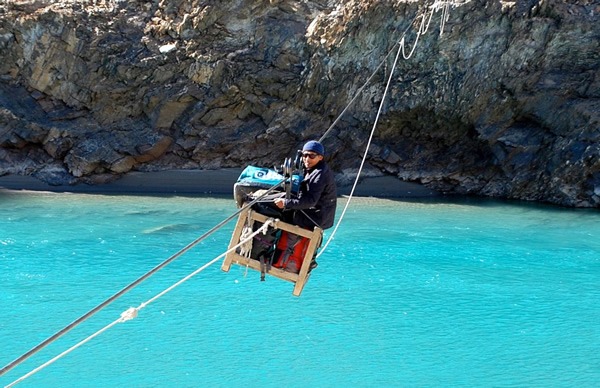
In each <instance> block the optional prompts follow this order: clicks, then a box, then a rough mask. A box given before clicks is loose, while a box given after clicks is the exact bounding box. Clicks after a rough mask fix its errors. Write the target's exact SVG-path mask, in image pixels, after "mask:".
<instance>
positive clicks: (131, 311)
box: [121, 307, 138, 322]
mask: <svg viewBox="0 0 600 388" xmlns="http://www.w3.org/2000/svg"><path fill="white" fill-rule="evenodd" d="M137 315H138V309H136V308H135V307H130V308H128V309H127V310H125V311H123V312H122V313H121V322H127V321H129V320H132V319H133V318H137Z"/></svg>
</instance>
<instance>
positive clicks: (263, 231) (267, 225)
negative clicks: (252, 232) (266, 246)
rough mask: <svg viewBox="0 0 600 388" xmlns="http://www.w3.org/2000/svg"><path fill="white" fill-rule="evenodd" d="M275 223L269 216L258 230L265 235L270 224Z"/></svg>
mask: <svg viewBox="0 0 600 388" xmlns="http://www.w3.org/2000/svg"><path fill="white" fill-rule="evenodd" d="M274 224H275V220H274V219H272V218H269V219H267V220H266V221H265V223H264V224H263V226H261V227H260V231H261V233H262V234H264V235H266V234H267V232H268V231H269V228H270V227H271V226H273V225H274Z"/></svg>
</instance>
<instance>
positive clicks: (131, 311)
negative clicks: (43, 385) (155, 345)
mask: <svg viewBox="0 0 600 388" xmlns="http://www.w3.org/2000/svg"><path fill="white" fill-rule="evenodd" d="M274 223H275V221H274V220H273V219H272V218H269V219H267V221H266V222H265V223H264V224H263V226H261V227H260V228H259V229H257V230H256V231H255V232H253V233H252V234H250V235H248V237H247V238H246V239H244V240H240V242H239V243H238V244H237V245H235V246H233V247H231V248H229V249H228V250H226V251H225V252H223V253H221V254H220V255H219V256H217V257H215V258H214V259H212V260H211V261H209V262H208V263H206V264H204V265H203V266H202V267H200V268H198V269H197V270H195V271H194V272H192V273H190V274H189V275H187V276H185V277H184V278H182V279H181V280H179V281H178V282H176V283H174V284H172V285H171V286H169V287H167V288H166V289H164V290H163V291H161V292H159V293H158V294H156V295H155V296H153V297H152V298H150V299H148V300H147V301H145V302H143V303H141V304H140V305H139V306H138V307H130V308H128V309H127V310H125V311H123V312H122V313H121V316H120V317H119V318H118V319H116V320H115V321H113V322H111V323H109V324H108V325H106V326H104V327H103V328H102V329H100V330H98V331H97V332H95V333H94V334H92V335H90V336H88V337H87V338H85V339H83V340H82V341H80V342H78V343H76V344H75V345H73V346H71V347H70V348H69V349H67V350H65V351H64V352H62V353H60V354H59V355H57V356H55V357H54V358H52V359H50V360H48V361H46V362H45V363H43V364H42V365H40V366H38V367H37V368H35V369H33V370H32V371H30V372H29V373H27V374H25V375H23V376H21V377H19V378H18V379H17V380H15V381H13V382H12V383H10V384H9V385H7V386H6V388H9V387H13V386H15V385H16V384H18V383H20V382H21V381H23V380H25V379H27V378H28V377H31V376H33V375H34V374H36V373H37V372H39V371H41V370H42V369H44V368H46V367H47V366H49V365H51V364H53V363H54V362H56V361H58V360H59V359H61V358H62V357H64V356H66V355H67V354H69V353H71V352H72V351H73V350H75V349H77V348H79V347H81V346H82V345H84V344H86V343H87V342H89V341H90V340H92V339H94V338H96V337H97V336H99V335H100V334H102V333H104V332H105V331H107V330H108V329H110V328H111V327H113V326H115V325H117V324H118V323H123V322H127V321H129V320H132V319H134V318H136V317H137V316H138V312H139V311H141V310H142V309H144V308H145V307H146V306H148V305H149V304H150V303H152V302H154V301H156V300H158V299H159V298H161V297H162V296H164V295H165V294H167V293H168V292H170V291H172V290H174V289H175V288H177V287H179V286H180V285H182V284H183V283H185V282H187V281H188V280H190V279H191V278H193V277H194V276H196V275H197V274H199V273H200V272H202V271H204V270H205V269H207V268H208V267H210V266H211V265H213V264H215V263H216V262H218V261H219V260H221V259H222V258H223V257H224V256H225V255H227V254H228V253H229V252H232V251H234V250H236V249H237V248H239V247H240V246H242V245H243V244H245V243H247V242H248V241H249V240H252V239H253V238H254V236H256V235H258V234H260V233H263V234H266V233H267V230H268V229H269V227H271V226H273V224H274Z"/></svg>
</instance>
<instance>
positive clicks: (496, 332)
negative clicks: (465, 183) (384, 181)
mask: <svg viewBox="0 0 600 388" xmlns="http://www.w3.org/2000/svg"><path fill="white" fill-rule="evenodd" d="M343 201H344V200H342V204H343ZM340 207H341V206H340ZM235 210H236V209H235V205H234V202H233V200H232V199H230V198H183V197H134V196H101V195H79V194H42V193H40V194H6V193H0V284H1V293H0V316H2V319H1V320H0V364H1V365H0V366H3V365H6V364H8V363H9V362H11V361H12V360H14V359H15V358H17V357H18V356H19V355H21V354H22V353H24V352H26V351H27V350H29V349H31V348H32V347H33V346H35V345H36V344H38V343H39V342H41V341H42V340H44V339H46V338H47V337H49V336H50V335H52V334H54V333H55V332H57V331H58V330H60V329H61V328H62V327H64V326H65V325H67V324H69V323H70V322H72V321H73V320H75V319H76V318H78V317H79V316H81V315H83V314H84V313H85V312H87V311H88V310H90V309H91V308H93V307H95V306H96V305H98V304H99V303H101V302H102V301H103V300H104V299H106V298H108V297H109V296H111V295H113V294H114V293H115V292H117V291H118V290H120V289H121V288H123V287H124V286H125V285H127V284H129V283H130V282H131V281H133V280H135V279H136V278H138V277H139V276H141V275H142V274H144V273H145V272H146V271H148V270H150V269H151V268H153V267H154V266H155V265H157V264H159V263H160V262H162V261H163V260H164V259H166V258H167V257H169V256H171V255H172V254H174V253H175V252H177V251H178V250H180V249H181V248H183V247H184V246H186V245H187V244H188V243H190V242H191V241H193V240H194V239H196V238H197V237H198V236H200V235H202V234H203V233H204V232H206V231H207V230H209V229H210V228H211V227H212V226H214V225H215V224H217V223H218V222H220V221H221V220H223V219H225V218H226V217H227V216H228V215H230V214H231V213H233V212H234V211H235ZM232 229H233V222H232V223H229V224H227V226H226V227H225V228H223V229H222V230H221V231H219V232H217V233H215V234H213V235H211V236H210V237H209V238H208V239H206V240H205V241H203V242H202V243H201V244H199V245H198V246H197V247H196V248H194V249H192V250H190V251H189V252H188V253H186V254H185V255H183V256H182V257H180V258H179V259H178V260H176V261H175V262H173V263H172V264H170V265H169V266H167V267H166V268H164V269H163V270H161V271H160V272H158V273H157V274H155V275H154V276H152V277H151V278H150V279H149V280H147V281H146V282H144V283H142V284H141V285H140V286H138V287H136V288H135V289H134V290H133V291H131V292H130V293H128V294H126V295H125V296H123V297H121V298H120V299H118V300H117V301H115V302H114V303H112V304H111V305H109V306H108V307H107V308H105V309H104V310H102V311H101V312H99V313H97V314H96V315H94V316H93V317H91V318H90V319H89V320H87V321H85V322H84V323H83V324H81V325H79V326H78V327H77V328H75V329H74V330H72V331H70V332H69V333H67V334H66V335H64V336H63V337H61V338H60V339H59V340H57V341H56V342H54V343H52V344H51V345H49V346H48V347H46V348H44V349H43V350H42V351H40V352H39V353H37V354H36V355H34V356H32V357H31V358H29V359H28V360H27V361H25V362H24V363H22V364H21V365H19V366H18V367H16V368H14V369H13V370H11V371H10V372H8V373H6V374H5V375H4V376H2V377H0V383H1V384H2V385H3V386H4V385H6V384H9V383H11V382H12V381H14V380H16V379H17V378H19V377H20V376H22V375H24V374H25V373H27V372H29V371H30V370H32V369H34V368H35V367H37V366H39V365H40V364H42V363H44V362H46V361H47V360H49V359H51V358H52V357H54V356H55V355H57V354H58V353H60V352H62V351H64V350H66V349H67V348H69V347H70V346H72V345H73V344H75V343H77V342H79V341H81V340H82V339H84V338H85V337H87V336H88V335H90V334H92V333H93V332H95V331H96V330H98V329H100V328H102V327H104V326H105V325H107V324H109V323H110V322H113V321H114V320H115V319H117V318H118V317H119V315H120V313H121V312H122V311H124V310H126V309H127V308H128V307H130V306H138V305H139V304H140V303H141V302H144V301H146V300H148V299H150V298H151V297H153V296H154V295H155V294H157V293H158V292H160V291H162V290H163V289H165V288H166V287H168V286H169V285H171V284H173V283H174V282H176V281H177V280H179V279H180V278H182V277H184V276H186V275H187V274H188V273H190V272H192V271H193V270H195V269H196V268H198V267H200V266H201V265H203V264H204V263H206V262H208V261H209V260H211V259H212V258H214V257H215V256H217V255H218V254H220V253H221V252H222V251H223V250H224V249H225V248H226V246H227V245H228V241H229V238H230V235H231V231H232ZM329 232H330V231H329ZM328 235H329V233H326V238H327V236H328ZM319 264H320V265H319V267H318V269H317V270H315V272H314V273H313V275H312V277H311V279H310V281H309V282H308V284H307V286H306V287H305V289H304V292H303V293H302V296H301V297H300V298H297V297H294V296H292V289H293V285H292V284H291V283H287V282H284V281H281V280H279V279H275V278H267V281H265V282H260V281H259V274H258V273H256V272H253V271H250V272H248V273H247V274H246V271H245V269H244V268H242V267H239V266H234V267H232V270H231V271H230V272H228V273H224V272H222V271H221V270H220V262H219V263H218V264H216V265H214V266H212V267H209V268H208V269H207V270H206V271H204V272H202V273H200V274H198V275H197V276H196V277H194V278H192V279H191V280H190V281H188V282H186V283H184V284H183V285H181V286H179V287H177V288H176V289H174V290H173V291H171V292H170V293H168V294H166V295H165V296H163V297H162V298H160V299H158V300H157V301H155V302H153V303H151V304H149V305H148V306H147V307H146V308H144V309H143V310H142V311H140V314H139V316H138V317H137V318H136V319H134V320H132V321H128V322H125V323H121V324H118V325H116V326H114V327H112V328H111V329H110V330H107V331H106V332H104V333H103V334H101V335H99V336H98V337H96V338H94V339H92V340H91V341H90V342H88V343H86V344H85V345H83V346H82V347H80V348H78V349H76V350H74V351H73V352H72V353H70V354H68V355H66V356H65V357H63V358H61V359H60V360H58V361H57V362H56V363H54V364H52V365H50V366H48V367H47V368H45V369H43V370H41V371H40V372H38V373H37V374H35V375H33V376H31V377H30V378H28V379H27V380H25V381H24V382H22V383H21V384H19V386H28V387H45V386H52V387H57V386H60V387H119V386H130V387H156V386H177V387H195V386H240V385H246V386H273V387H275V386H281V385H285V386H292V387H305V386H315V387H330V386H364V387H367V386H368V387H373V386H399V387H414V386H417V387H430V386H478V387H481V386H485V387H505V386H519V387H574V386H577V387H592V386H598V382H599V381H600V324H599V322H600V303H599V301H600V213H599V212H598V211H597V210H569V209H560V208H554V207H544V206H532V205H522V204H514V203H501V202H495V201H474V200H469V201H466V200H463V201H452V200H424V201H392V200H377V199H365V198H360V199H355V200H354V201H353V202H352V204H351V207H350V210H349V211H348V213H347V214H346V217H345V219H344V222H343V223H342V226H341V227H340V229H339V230H338V232H337V234H336V236H335V239H334V241H333V243H332V244H331V245H330V247H329V248H328V249H327V250H326V251H325V253H323V255H322V256H321V257H320V258H319Z"/></svg>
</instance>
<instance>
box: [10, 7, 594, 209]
mask: <svg viewBox="0 0 600 388" xmlns="http://www.w3.org/2000/svg"><path fill="white" fill-rule="evenodd" d="M432 4H433V1H432V2H424V1H423V2H415V1H411V0H404V1H402V0H401V1H394V2H387V1H379V0H360V1H359V0H329V1H326V0H322V1H309V0H303V1H292V0H271V1H262V0H261V1H258V0H232V1H227V2H221V1H216V0H212V1H210V0H209V1H206V0H205V1H200V0H189V1H183V0H170V1H168V0H160V1H159V0H154V1H136V0H129V1H126V0H106V1H92V0H90V1H74V0H70V1H66V0H65V1H46V0H30V1H8V2H5V3H0V56H1V58H2V60H1V61H0V174H8V173H11V174H23V175H34V176H36V177H39V178H40V179H42V180H44V181H46V182H49V183H51V184H65V183H69V184H74V183H77V182H86V183H98V184H99V183H103V182H107V181H110V180H113V179H116V178H118V177H119V176H121V175H122V174H125V173H127V172H128V171H133V170H137V171H149V170H163V169H172V168H181V169H183V168H203V169H213V168H220V167H242V166H244V165H246V164H249V163H253V164H257V165H274V164H280V163H281V162H282V161H283V159H284V158H286V157H289V156H291V153H292V151H294V150H296V149H297V148H298V147H300V146H301V144H302V143H303V142H304V141H305V140H307V139H311V138H317V139H318V138H320V137H321V136H322V135H323V134H324V133H326V134H327V136H326V137H325V138H324V139H323V142H324V144H325V146H326V148H327V149H328V150H329V153H330V155H331V165H332V167H333V168H334V169H335V170H336V171H337V172H338V178H339V180H340V181H344V180H347V179H350V178H351V177H352V175H355V174H356V171H357V167H358V165H359V162H360V158H361V156H362V154H363V153H364V145H365V143H366V141H367V139H368V138H369V134H370V131H371V129H372V127H373V125H374V122H375V119H376V117H377V112H378V109H379V106H380V102H381V100H382V97H383V94H384V91H385V87H386V83H387V81H388V77H390V72H391V69H392V67H393V64H394V58H395V55H396V53H397V49H398V47H399V46H400V45H399V44H398V43H399V42H401V43H403V45H404V48H405V51H404V54H405V56H409V54H410V52H411V49H412V48H413V47H414V52H412V56H410V58H409V59H404V58H402V54H401V59H400V60H399V61H398V63H397V66H396V68H395V70H394V72H393V74H391V82H390V87H389V90H388V91H387V94H386V99H385V103H384V105H383V107H382V110H381V114H380V116H379V118H378V120H379V121H378V124H377V126H376V130H375V136H374V139H373V144H372V147H371V148H370V150H369V154H368V166H367V171H366V172H365V174H367V175H381V174H390V175H394V176H396V177H398V178H399V179H403V180H407V181H412V182H419V183H422V184H425V185H426V186H428V187H430V188H432V189H436V190H439V191H443V192H447V193H459V194H474V195H482V196H491V197H499V198H514V199H523V200H530V201H540V202H549V203H554V204H559V205H564V206H576V207H600V157H599V156H600V142H599V140H600V72H599V67H600V43H599V42H600V20H599V19H600V16H599V15H600V3H599V2H598V1H597V0H595V1H592V0H579V1H577V0H570V1H564V0H561V1H559V0H546V1H534V0H523V1H513V2H509V1H493V0H472V1H462V2H460V3H458V2H457V3H455V4H453V5H451V6H448V7H445V8H444V7H440V8H435V7H433V8H432V7H430V6H431V5H432ZM419 15H426V16H419ZM430 16H431V22H430V23H427V22H428V21H429V20H430V19H429V17H430ZM422 21H425V23H422ZM425 27H428V28H427V30H426V31H425ZM382 63H383V66H382V67H381V68H379V70H377V69H378V66H379V65H380V64H382ZM371 76H372V78H371V79H370V81H369V82H367V80H368V79H369V77H371ZM363 86H364V89H361V88H362V87H363ZM359 91H360V93H359ZM354 97H356V99H355V100H354V102H353V103H352V104H351V105H349V103H350V102H351V101H352V100H353V98H354ZM346 108H347V110H346V111H345V113H344V114H343V115H342V116H341V117H340V116H339V115H340V113H342V112H343V111H344V110H345V109H346ZM332 123H335V126H331V125H332ZM329 128H331V129H330V130H328V129H329Z"/></svg>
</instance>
